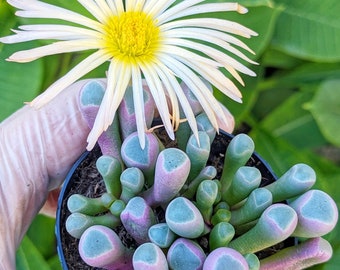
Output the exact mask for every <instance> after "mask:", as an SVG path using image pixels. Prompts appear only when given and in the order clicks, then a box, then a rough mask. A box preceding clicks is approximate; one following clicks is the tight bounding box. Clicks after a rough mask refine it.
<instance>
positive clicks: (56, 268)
mask: <svg viewBox="0 0 340 270" xmlns="http://www.w3.org/2000/svg"><path fill="white" fill-rule="evenodd" d="M47 263H48V265H49V266H50V268H51V270H63V269H62V267H61V263H60V260H59V257H58V255H55V256H53V257H52V258H51V259H49V260H48V261H47Z"/></svg>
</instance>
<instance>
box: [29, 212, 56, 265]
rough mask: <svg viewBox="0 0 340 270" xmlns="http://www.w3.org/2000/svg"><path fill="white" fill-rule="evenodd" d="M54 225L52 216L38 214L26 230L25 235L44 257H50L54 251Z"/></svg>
mask: <svg viewBox="0 0 340 270" xmlns="http://www.w3.org/2000/svg"><path fill="white" fill-rule="evenodd" d="M54 226H55V219H54V218H50V217H46V216H44V215H38V216H36V218H35V219H34V220H33V223H32V224H31V226H30V228H29V230H28V232H27V236H28V237H29V238H30V240H31V241H32V243H33V244H34V245H35V247H36V248H37V249H38V251H39V252H40V253H41V255H42V256H43V257H44V258H46V259H48V258H50V257H52V256H53V255H54V254H55V253H56V240H55V235H54Z"/></svg>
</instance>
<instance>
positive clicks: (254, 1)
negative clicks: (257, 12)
mask: <svg viewBox="0 0 340 270" xmlns="http://www.w3.org/2000/svg"><path fill="white" fill-rule="evenodd" d="M237 3H239V4H241V5H243V6H246V7H255V6H268V7H272V6H273V1H272V0H238V1H237Z"/></svg>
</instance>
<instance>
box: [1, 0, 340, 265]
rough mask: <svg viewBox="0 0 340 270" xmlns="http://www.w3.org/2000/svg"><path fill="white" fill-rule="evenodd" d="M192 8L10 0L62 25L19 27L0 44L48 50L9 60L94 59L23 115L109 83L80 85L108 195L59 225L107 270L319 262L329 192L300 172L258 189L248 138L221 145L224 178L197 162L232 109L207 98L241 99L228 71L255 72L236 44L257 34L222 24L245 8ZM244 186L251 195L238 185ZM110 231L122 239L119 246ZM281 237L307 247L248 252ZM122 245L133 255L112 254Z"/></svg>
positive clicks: (74, 208)
mask: <svg viewBox="0 0 340 270" xmlns="http://www.w3.org/2000/svg"><path fill="white" fill-rule="evenodd" d="M201 2H203V1H191V0H184V1H172V0H164V1H154V0H146V1H144V0H131V1H130V0H129V1H122V0H117V1H109V0H93V1H79V3H80V4H81V5H82V6H83V7H84V8H85V9H86V10H87V15H89V13H90V16H84V15H81V14H79V13H77V12H73V11H70V10H67V9H65V8H60V7H56V6H54V5H51V4H47V3H44V2H42V1H37V0H34V1H33V0H32V1H20V0H8V3H10V4H11V5H12V6H14V7H15V8H17V9H19V11H18V13H17V14H18V16H22V17H29V18H38V19H41V18H47V19H58V20H62V21H66V23H65V24H57V23H54V22H53V23H54V24H36V25H25V26H22V27H21V29H20V30H18V31H15V34H14V35H12V36H8V37H2V38H1V39H0V41H1V42H3V43H17V42H23V41H28V40H36V39H54V40H57V42H55V43H52V44H49V45H45V46H41V47H37V48H34V49H31V50H27V51H19V52H17V53H14V54H13V55H11V56H10V57H9V60H11V61H17V62H28V61H32V60H35V59H37V58H40V57H43V56H46V55H52V54H58V53H65V52H75V51H83V50H96V51H95V52H93V53H92V54H90V55H89V56H88V57H87V58H85V59H84V60H83V61H81V62H80V63H79V64H78V65H77V66H75V67H74V68H73V69H72V70H71V71H70V72H69V73H68V74H66V75H65V76H63V77H62V78H61V79H59V80H58V81H56V82H55V83H53V84H52V85H51V86H50V87H49V88H48V89H47V90H46V92H44V93H43V94H42V95H40V96H38V97H37V98H36V99H34V100H33V101H32V102H31V103H30V105H31V106H33V107H35V108H39V107H41V106H43V105H44V104H46V103H47V102H49V101H50V100H51V99H53V97H54V96H56V95H57V94H58V93H60V92H61V91H62V90H63V89H65V87H66V86H68V85H70V84H72V83H73V82H75V81H76V80H78V79H80V78H81V77H82V76H83V75H85V74H87V73H88V72H89V71H91V70H93V69H95V68H96V67H98V66H100V65H102V64H103V63H105V62H107V61H109V62H110V65H109V68H108V71H107V84H103V82H92V83H90V84H87V85H86V86H85V87H84V89H83V90H84V91H83V93H82V95H81V97H80V104H81V107H82V108H81V110H82V111H83V114H84V117H85V118H86V119H87V120H88V123H89V126H90V127H91V132H90V134H89V137H88V143H89V144H88V150H92V149H93V147H94V145H95V144H96V142H97V141H98V144H99V146H100V152H101V153H100V154H99V156H97V158H98V160H97V161H96V169H97V171H98V173H94V174H93V175H92V174H90V175H88V176H87V177H92V176H95V175H98V174H99V175H100V176H101V178H102V179H103V181H101V182H102V186H103V187H102V188H103V189H104V191H103V192H102V193H100V194H99V196H98V197H96V198H91V196H92V195H91V196H88V195H89V194H85V195H86V196H84V195H81V194H78V193H76V194H74V196H70V197H69V198H68V201H67V206H68V209H69V211H70V212H72V214H71V215H70V216H69V217H68V218H67V221H65V224H66V227H67V230H68V232H69V233H70V234H71V235H73V237H74V238H80V240H79V253H80V255H81V257H82V258H83V260H84V261H86V262H87V264H89V265H92V266H98V267H104V268H107V269H119V268H126V269H129V268H131V267H134V268H137V269H143V268H145V269H152V268H156V269H167V268H169V267H170V268H174V269H181V267H185V268H187V269H189V268H190V269H196V268H197V269H201V268H203V269H218V268H220V267H221V264H223V266H226V265H227V266H230V268H238V269H248V268H250V269H258V268H259V267H260V262H259V257H260V258H261V259H262V258H263V260H261V267H262V268H266V267H267V268H270V269H273V268H274V267H276V268H279V269H280V268H290V269H296V268H303V267H307V266H309V265H313V264H315V263H318V262H321V261H324V260H327V259H328V258H329V257H330V256H331V247H330V245H329V244H328V243H327V241H325V240H323V239H322V238H321V236H322V235H324V234H325V233H327V232H329V231H330V230H332V228H333V227H334V225H335V223H336V221H337V209H336V206H335V204H334V201H333V200H332V199H331V198H330V197H329V196H328V195H327V194H325V193H323V192H321V191H317V190H310V188H311V186H312V185H313V183H314V182H315V174H314V173H313V170H312V169H311V168H310V167H309V166H307V165H303V164H298V165H296V166H294V167H292V168H291V169H290V170H289V171H288V172H287V173H286V174H284V175H282V176H281V177H280V178H279V179H278V180H277V181H274V182H273V183H270V184H268V183H267V184H264V183H262V184H263V187H259V185H260V183H259V182H261V181H259V179H260V180H262V176H261V173H258V171H259V170H258V169H254V168H256V166H257V165H258V164H256V166H254V167H251V166H246V165H247V162H248V160H249V158H250V157H253V150H254V147H253V144H252V143H251V142H252V141H251V139H250V138H249V137H247V136H245V135H244V134H243V135H240V136H237V137H235V138H234V139H233V140H232V141H231V142H230V144H229V146H228V149H227V150H226V152H225V153H226V155H225V160H224V162H223V164H224V166H223V167H224V168H223V170H221V171H222V172H221V175H220V177H218V176H217V173H215V171H216V170H217V169H216V168H215V167H214V166H211V165H207V164H206V162H207V160H208V158H209V153H210V152H211V149H212V148H216V147H215V146H214V145H213V147H211V143H213V138H214V136H215V132H216V131H218V130H219V128H222V129H223V127H224V126H225V125H227V124H228V121H227V120H228V119H227V116H228V111H227V110H226V109H225V108H224V107H223V106H222V105H221V104H220V103H219V102H218V100H216V99H215V98H214V96H213V90H219V91H221V92H222V93H223V94H225V95H227V96H229V97H230V98H232V99H234V100H236V101H241V93H240V92H239V90H238V89H237V87H236V86H235V84H234V82H233V81H232V80H230V79H229V77H228V76H227V75H226V73H230V74H231V75H232V77H233V78H234V79H236V80H237V81H238V82H240V83H241V84H243V80H242V78H241V76H240V75H239V73H243V74H247V75H250V76H255V73H254V72H253V71H252V70H251V69H250V68H249V67H248V64H257V63H256V62H254V61H253V60H251V59H249V58H248V57H247V56H246V55H245V54H244V53H243V52H241V50H245V51H248V52H250V53H253V51H252V50H251V49H250V48H249V47H248V46H247V45H246V44H245V43H244V42H243V41H241V40H240V39H238V38H236V37H235V35H238V36H241V37H243V38H250V37H252V36H255V35H257V34H256V33H255V32H254V31H252V30H251V29H249V28H246V27H244V26H242V25H241V24H238V23H234V22H230V21H228V20H227V19H225V17H224V13H223V12H227V11H236V12H238V13H241V14H243V13H246V12H247V10H246V9H245V8H244V7H243V6H241V5H239V4H237V3H226V2H217V3H215V2H210V1H209V3H201ZM207 14H208V15H207ZM221 14H222V15H221ZM239 48H241V50H240V49H239ZM230 54H233V55H236V56H237V57H238V58H240V59H241V60H240V61H238V60H235V59H234V58H233V57H231V56H230ZM242 61H243V62H244V63H246V64H243V63H241V62H242ZM143 79H144V80H145V81H144V82H145V83H144V82H143ZM211 85H213V87H211ZM104 90H105V91H104ZM104 92H105V94H104ZM192 97H194V98H192ZM155 108H157V110H156V109H155ZM156 113H157V114H158V115H156ZM155 118H159V119H161V121H162V122H161V123H162V125H163V126H164V128H165V133H166V134H167V135H168V136H169V137H170V139H171V140H170V141H174V140H175V138H176V137H177V144H176V145H173V146H171V147H169V145H167V144H165V143H164V142H163V141H162V140H161V138H163V137H164V136H163V135H162V136H160V134H157V135H155V133H154V132H156V131H157V129H156V127H155V126H153V125H152V122H153V120H154V119H155ZM207 120H208V121H207ZM201 121H202V122H201ZM191 132H192V133H193V135H191ZM175 133H176V136H175ZM165 137H166V136H165ZM240 138H241V139H240ZM239 140H241V142H238V141H239ZM236 142H238V143H236ZM240 149H241V151H239V150H240ZM243 150H244V151H243ZM137 152H138V154H137ZM222 154H223V153H222ZM238 155H240V157H238ZM260 163H261V162H260ZM248 165H249V164H248ZM249 168H252V169H249ZM131 171H132V172H131ZM175 172H176V177H174V178H175V180H176V181H173V176H174V175H173V173H175ZM177 173H178V175H177ZM127 174H130V175H129V176H126V175H127ZM132 175H133V177H132ZM254 175H255V176H256V175H257V177H255V176H254ZM259 176H261V177H259ZM131 177H132V178H131ZM248 177H249V179H248ZM112 179H115V180H112ZM117 179H119V182H118V181H117ZM131 179H134V180H135V181H136V182H132V183H131V182H129V181H131ZM254 179H255V180H256V181H255V180H254ZM248 180H249V181H248ZM241 182H242V183H243V182H245V183H248V182H249V183H252V185H250V186H247V185H246V186H245V187H242V185H241ZM254 182H255V183H256V184H254ZM135 183H137V185H134V184H135ZM287 183H288V184H287ZM65 187H67V186H66V185H65ZM241 187H242V188H241ZM98 188H100V185H99V184H98V185H97V184H96V185H95V186H94V187H93V189H94V191H96V190H97V189H98ZM240 188H241V191H240V190H239V189H240ZM243 188H244V189H245V191H244V190H243ZM236 190H237V191H236ZM92 193H93V192H91V194H92ZM241 195H242V196H241ZM285 200H288V204H285V203H282V201H285ZM257 202H263V204H261V203H259V204H257ZM162 216H163V218H162ZM103 224H104V225H105V226H103ZM110 227H111V228H110ZM118 227H120V228H121V229H120V230H119V232H121V233H122V234H124V237H119V236H117V228H118ZM113 229H115V230H116V232H115V231H114V230H113ZM164 231H165V232H166V233H165V234H164ZM162 233H163V234H162ZM290 236H293V237H303V238H307V239H308V238H311V239H310V240H306V241H304V242H303V243H301V244H297V245H293V246H292V247H289V248H288V249H283V250H282V251H280V252H277V253H275V254H274V255H271V256H262V257H261V256H260V255H259V254H258V252H260V251H262V250H266V249H267V248H268V247H270V246H272V245H274V244H276V243H278V242H281V241H282V240H284V239H286V238H289V237H290ZM125 238H127V239H128V240H129V241H128V242H129V244H127V243H125V244H124V243H122V239H125ZM70 242H71V241H70ZM70 242H69V243H70ZM162 249H163V251H162ZM164 250H166V252H164ZM67 253H69V252H67ZM254 253H256V254H257V255H258V256H257V255H254ZM266 253H267V251H266ZM165 254H166V256H165ZM320 254H321V255H320ZM267 255H268V254H267ZM183 258H185V259H186V260H185V261H187V262H189V264H190V266H189V265H187V264H185V263H184V262H183V260H182V259H183ZM187 259H188V260H187ZM283 261H284V263H283ZM283 265H284V266H283ZM82 268H83V266H82Z"/></svg>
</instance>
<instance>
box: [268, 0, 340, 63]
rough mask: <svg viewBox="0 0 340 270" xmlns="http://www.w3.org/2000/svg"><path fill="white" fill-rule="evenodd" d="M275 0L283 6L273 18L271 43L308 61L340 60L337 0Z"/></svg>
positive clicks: (339, 27)
mask: <svg viewBox="0 0 340 270" xmlns="http://www.w3.org/2000/svg"><path fill="white" fill-rule="evenodd" d="M275 2H276V3H277V4H279V5H280V4H282V5H283V6H284V7H285V9H284V11H283V12H282V13H281V15H280V16H279V18H278V20H277V26H276V30H275V34H274V38H273V46H275V47H276V48H277V49H280V50H282V51H284V52H286V53H289V54H292V55H294V56H296V57H300V58H303V59H308V60H312V61H320V62H336V61H339V60H340V20H339V14H340V1H338V0H326V1H319V0H309V1H291V0H275Z"/></svg>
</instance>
